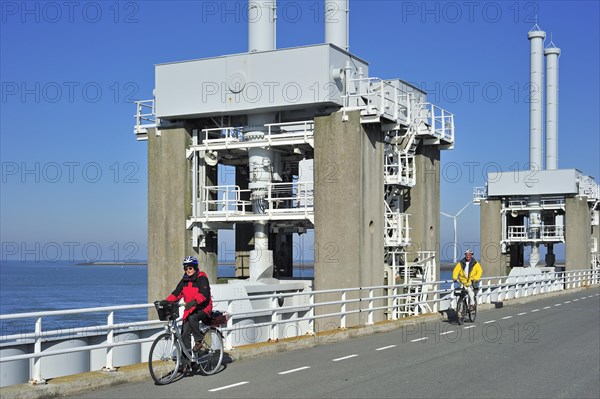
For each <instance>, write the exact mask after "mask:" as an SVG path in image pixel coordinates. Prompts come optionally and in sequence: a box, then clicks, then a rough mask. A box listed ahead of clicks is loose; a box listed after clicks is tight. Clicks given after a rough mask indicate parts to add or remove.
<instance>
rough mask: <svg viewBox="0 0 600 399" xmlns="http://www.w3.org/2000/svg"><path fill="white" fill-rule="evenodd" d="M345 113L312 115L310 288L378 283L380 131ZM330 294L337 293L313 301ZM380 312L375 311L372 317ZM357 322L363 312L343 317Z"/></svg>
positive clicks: (380, 250)
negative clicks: (312, 255)
mask: <svg viewBox="0 0 600 399" xmlns="http://www.w3.org/2000/svg"><path fill="white" fill-rule="evenodd" d="M348 117H349V119H348V121H347V122H342V115H341V113H339V112H338V113H334V114H331V115H329V116H322V117H316V118H315V153H314V173H315V176H314V179H315V187H314V188H315V230H314V231H315V244H314V245H315V279H314V284H315V290H324V289H334V288H350V287H367V286H374V285H381V284H382V283H383V277H384V273H383V272H384V259H383V237H384V219H383V218H384V202H383V188H384V181H383V143H382V137H383V135H382V133H381V130H380V127H379V125H365V126H363V125H361V123H360V114H359V112H350V113H349V114H348ZM369 126H370V127H369ZM375 294H376V295H377V294H378V293H375ZM333 299H337V300H339V299H340V295H339V294H335V295H334V294H332V295H329V296H323V297H322V298H317V301H319V302H322V301H326V300H333ZM382 303H383V302H379V303H375V305H374V306H380V304H382ZM351 308H356V306H354V307H352V306H348V309H351ZM339 310H340V307H339V306H331V307H327V308H325V307H324V308H319V309H318V312H319V313H321V314H323V313H328V312H331V311H335V312H339ZM383 317H384V315H383V312H377V313H376V317H375V321H378V320H382V319H383ZM338 321H339V318H336V319H335V320H334V321H332V323H333V324H328V325H329V326H332V325H335V323H337V322H338ZM359 322H360V323H366V322H367V315H366V314H365V313H361V314H360V315H352V316H349V317H348V323H349V324H355V323H359ZM325 323H326V322H325V321H321V322H320V324H321V327H323V326H324V325H325Z"/></svg>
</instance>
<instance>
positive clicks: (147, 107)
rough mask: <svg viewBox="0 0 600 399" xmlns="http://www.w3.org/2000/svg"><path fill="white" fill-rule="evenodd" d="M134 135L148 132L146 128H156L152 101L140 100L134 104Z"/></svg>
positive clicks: (154, 109)
mask: <svg viewBox="0 0 600 399" xmlns="http://www.w3.org/2000/svg"><path fill="white" fill-rule="evenodd" d="M135 107H136V112H135V127H134V129H133V132H134V133H135V134H143V133H147V132H148V128H154V127H156V108H155V103H154V100H141V101H136V102H135Z"/></svg>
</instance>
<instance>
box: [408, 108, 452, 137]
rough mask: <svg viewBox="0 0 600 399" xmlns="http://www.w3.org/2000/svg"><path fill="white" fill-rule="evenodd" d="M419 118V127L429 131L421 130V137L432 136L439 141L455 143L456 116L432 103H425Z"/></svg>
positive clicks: (419, 131)
mask: <svg viewBox="0 0 600 399" xmlns="http://www.w3.org/2000/svg"><path fill="white" fill-rule="evenodd" d="M420 105H421V112H420V113H419V116H418V121H419V126H423V125H424V126H426V127H427V129H425V130H421V129H419V130H418V131H417V132H418V134H419V135H423V134H425V135H431V136H433V137H436V138H438V139H442V140H445V141H447V142H450V143H454V114H452V113H450V112H448V111H446V110H445V109H443V108H440V107H438V106H437V105H434V104H431V103H423V104H420Z"/></svg>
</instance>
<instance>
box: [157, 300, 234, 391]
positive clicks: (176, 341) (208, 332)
mask: <svg viewBox="0 0 600 399" xmlns="http://www.w3.org/2000/svg"><path fill="white" fill-rule="evenodd" d="M154 306H155V307H156V310H157V312H158V317H159V319H160V320H161V321H167V323H166V324H165V330H166V331H165V332H164V333H162V334H160V335H159V336H158V337H156V339H155V340H154V342H153V343H152V346H151V347H150V354H149V356H148V367H149V369H150V375H151V376H152V379H153V380H154V382H155V383H156V384H157V385H166V384H169V383H170V382H172V381H173V380H174V379H175V378H176V377H177V375H179V374H182V375H183V374H185V373H187V372H188V371H193V370H194V368H195V367H197V369H199V370H200V371H201V372H202V373H203V374H204V375H212V374H215V373H216V372H217V371H219V368H220V367H221V364H222V362H223V335H222V334H221V331H220V330H219V329H218V328H217V327H216V325H220V324H223V323H222V317H223V315H222V314H216V313H220V312H213V314H212V315H211V324H210V325H209V326H205V327H204V328H203V329H201V332H202V333H203V337H202V347H201V349H200V350H199V351H192V350H191V349H187V348H186V347H185V346H184V345H183V341H182V335H181V330H182V328H181V327H180V325H179V322H180V321H181V318H180V317H179V305H178V304H177V303H166V304H165V303H160V301H157V302H154ZM225 321H226V320H225ZM188 366H189V367H188Z"/></svg>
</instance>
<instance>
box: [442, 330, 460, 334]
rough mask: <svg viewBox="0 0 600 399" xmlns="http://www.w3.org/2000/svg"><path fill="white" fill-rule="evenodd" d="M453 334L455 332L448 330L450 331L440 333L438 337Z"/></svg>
mask: <svg viewBox="0 0 600 399" xmlns="http://www.w3.org/2000/svg"><path fill="white" fill-rule="evenodd" d="M453 332H456V331H454V330H450V331H446V332H443V333H440V335H446V334H452V333H453Z"/></svg>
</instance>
